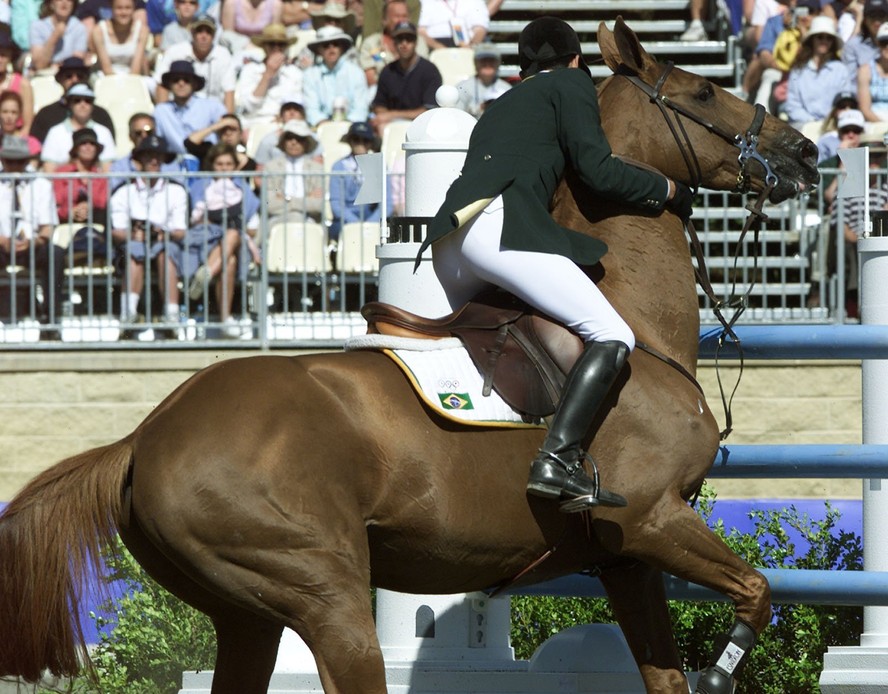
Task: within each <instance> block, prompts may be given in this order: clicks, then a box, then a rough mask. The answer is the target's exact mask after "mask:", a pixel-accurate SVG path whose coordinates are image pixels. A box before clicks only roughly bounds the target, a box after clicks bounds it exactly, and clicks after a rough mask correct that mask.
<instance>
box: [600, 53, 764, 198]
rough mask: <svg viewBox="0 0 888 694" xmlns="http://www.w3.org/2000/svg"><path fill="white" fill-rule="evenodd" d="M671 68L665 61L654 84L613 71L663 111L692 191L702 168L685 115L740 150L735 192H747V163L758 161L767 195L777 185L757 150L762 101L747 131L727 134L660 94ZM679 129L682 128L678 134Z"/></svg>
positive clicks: (624, 70)
mask: <svg viewBox="0 0 888 694" xmlns="http://www.w3.org/2000/svg"><path fill="white" fill-rule="evenodd" d="M674 67H675V64H674V63H673V62H671V61H670V62H668V63H666V68H665V69H664V70H663V73H662V74H661V75H660V78H659V79H658V80H657V83H656V84H655V85H654V86H651V85H649V84H648V83H647V82H645V81H644V80H642V79H641V78H640V77H639V76H638V74H637V73H635V72H632V71H631V70H629V69H628V68H626V67H624V66H622V65H621V66H620V68H619V69H618V70H617V72H616V74H617V75H620V76H622V77H625V78H626V79H627V80H629V81H630V82H631V83H632V84H634V85H635V86H636V87H638V88H639V89H640V90H641V91H643V92H644V93H645V94H647V96H648V98H649V99H650V102H651V103H652V104H656V105H657V108H659V109H660V113H662V114H663V118H664V119H665V120H666V123H667V125H668V126H669V130H670V131H671V132H672V137H673V138H674V139H675V142H676V144H677V145H678V150H679V152H681V156H682V158H683V159H684V161H685V166H687V168H688V173H689V174H690V175H691V187H692V188H693V190H694V192H695V193H696V192H697V189H698V188H699V186H700V181H701V180H702V170H701V168H700V162H699V161H698V160H697V154H696V152H695V151H694V146H693V145H692V144H691V140H690V137H688V133H687V130H685V127H684V123H683V122H682V120H681V118H680V116H684V117H685V118H687V119H688V120H691V121H694V122H695V123H697V125H700V126H702V127H703V128H705V129H706V130H707V131H708V132H711V133H712V134H714V135H718V136H719V137H720V138H721V139H723V140H724V141H725V142H727V143H729V144H731V145H733V146H735V147H737V148H738V149H739V150H740V153H739V154H738V155H737V162H738V164H739V165H740V170H739V172H738V173H737V192H738V193H746V192H748V191H749V173H748V166H749V162H750V161H756V162H758V163H759V165H760V166H761V167H762V168H763V169H764V171H765V187H766V188H767V191H766V193H765V194H764V195H762V197H763V198H766V197H767V194H768V193H770V191H771V190H772V189H773V188H774V187H775V186H776V185H777V182H778V178H777V176H776V174H774V172H773V171H772V170H771V165H770V164H769V163H768V160H767V159H766V158H765V157H764V156H762V154H761V153H760V152H759V151H758V143H759V133H760V132H761V130H762V125H763V124H764V122H765V113H766V111H765V107H764V106H762V105H761V104H756V105H755V115H754V116H753V118H752V123H750V125H749V127H748V128H747V129H746V132H739V133H729V132H727V131H726V130H723V129H722V128H720V127H719V126H717V125H716V124H715V123H713V122H711V121H708V120H706V119H705V118H703V117H701V116H699V115H698V114H696V113H693V112H691V111H688V110H687V109H685V108H684V107H682V106H680V105H679V104H676V103H675V102H674V101H672V100H671V99H670V98H669V97H668V96H666V95H665V94H662V93H661V90H662V89H663V85H664V84H665V83H666V80H667V78H668V77H669V73H671V72H672V69H673V68H674ZM669 111H672V113H673V114H674V122H673V119H672V118H670V114H669ZM679 131H681V134H680V135H679Z"/></svg>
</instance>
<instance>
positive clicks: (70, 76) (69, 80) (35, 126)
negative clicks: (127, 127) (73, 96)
mask: <svg viewBox="0 0 888 694" xmlns="http://www.w3.org/2000/svg"><path fill="white" fill-rule="evenodd" d="M88 79H89V69H88V68H87V67H86V65H85V64H84V62H83V59H82V58H67V59H65V60H64V61H63V62H62V64H61V65H60V66H59V70H58V72H56V74H55V80H56V82H58V83H59V84H60V85H62V89H63V90H64V91H63V94H65V93H67V92H68V90H69V89H70V88H71V87H73V86H74V85H75V84H82V83H86V82H87V81H88ZM67 117H68V107H67V106H66V105H65V97H64V96H62V98H61V99H59V100H58V101H55V102H53V103H51V104H47V105H46V106H44V107H43V108H41V109H40V110H39V111H38V112H37V115H36V116H34V122H33V123H31V135H33V136H34V137H36V138H37V139H38V140H39V141H40V142H43V141H44V140H45V139H46V134H47V133H48V132H49V129H50V128H51V127H52V126H54V125H56V124H58V123H61V122H63V121H64V120H65V119H66V118H67ZM92 118H93V120H94V121H95V122H96V123H100V124H101V125H103V126H105V127H106V128H107V129H108V130H109V131H110V132H112V133H113V132H114V121H112V120H111V116H110V115H109V114H108V112H107V111H106V110H105V109H103V108H102V107H101V106H98V105H96V104H93V114H92Z"/></svg>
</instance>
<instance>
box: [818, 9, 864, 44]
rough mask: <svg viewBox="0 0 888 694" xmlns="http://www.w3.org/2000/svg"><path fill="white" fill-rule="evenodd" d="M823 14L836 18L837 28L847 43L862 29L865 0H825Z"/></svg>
mask: <svg viewBox="0 0 888 694" xmlns="http://www.w3.org/2000/svg"><path fill="white" fill-rule="evenodd" d="M822 12H823V14H825V15H826V16H827V17H832V18H833V19H835V20H836V30H837V31H838V32H839V36H840V37H841V39H842V41H844V42H845V43H846V44H847V43H848V41H849V40H850V39H851V37H852V36H854V35H855V34H857V33H858V32H859V31H860V26H861V22H862V21H863V0H833V2H825V3H824V5H823V8H822Z"/></svg>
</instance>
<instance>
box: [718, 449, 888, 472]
mask: <svg viewBox="0 0 888 694" xmlns="http://www.w3.org/2000/svg"><path fill="white" fill-rule="evenodd" d="M708 476H709V477H717V478H721V479H750V478H752V479H754V478H760V479H803V478H805V477H820V478H831V479H888V445H885V444H867V445H851V444H847V445H844V444H802V445H773V446H766V445H739V444H738V445H734V446H721V447H720V448H719V450H718V454H717V455H716V457H715V462H714V463H713V466H712V470H711V471H710V472H709V475H708Z"/></svg>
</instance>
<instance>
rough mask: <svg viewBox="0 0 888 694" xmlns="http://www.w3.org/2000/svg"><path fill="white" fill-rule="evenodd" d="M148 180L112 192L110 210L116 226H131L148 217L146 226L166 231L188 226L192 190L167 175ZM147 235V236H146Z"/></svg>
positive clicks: (112, 220) (119, 227) (136, 180)
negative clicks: (186, 190) (134, 221)
mask: <svg viewBox="0 0 888 694" xmlns="http://www.w3.org/2000/svg"><path fill="white" fill-rule="evenodd" d="M151 183H152V185H151V187H150V188H149V187H148V182H147V181H144V180H142V179H141V178H136V179H135V180H134V181H133V182H132V183H128V184H126V185H125V186H121V187H120V188H118V189H117V190H116V191H114V193H113V194H112V195H111V201H110V202H109V204H108V209H109V211H110V215H111V228H112V229H129V226H130V222H131V220H136V219H137V220H144V221H146V222H147V224H146V227H159V228H160V229H163V230H164V231H184V230H185V229H187V228H188V193H187V192H185V188H184V187H183V186H181V185H179V184H178V183H171V182H169V181H167V180H165V179H163V178H159V179H156V180H153V181H151ZM146 237H147V236H146Z"/></svg>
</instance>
